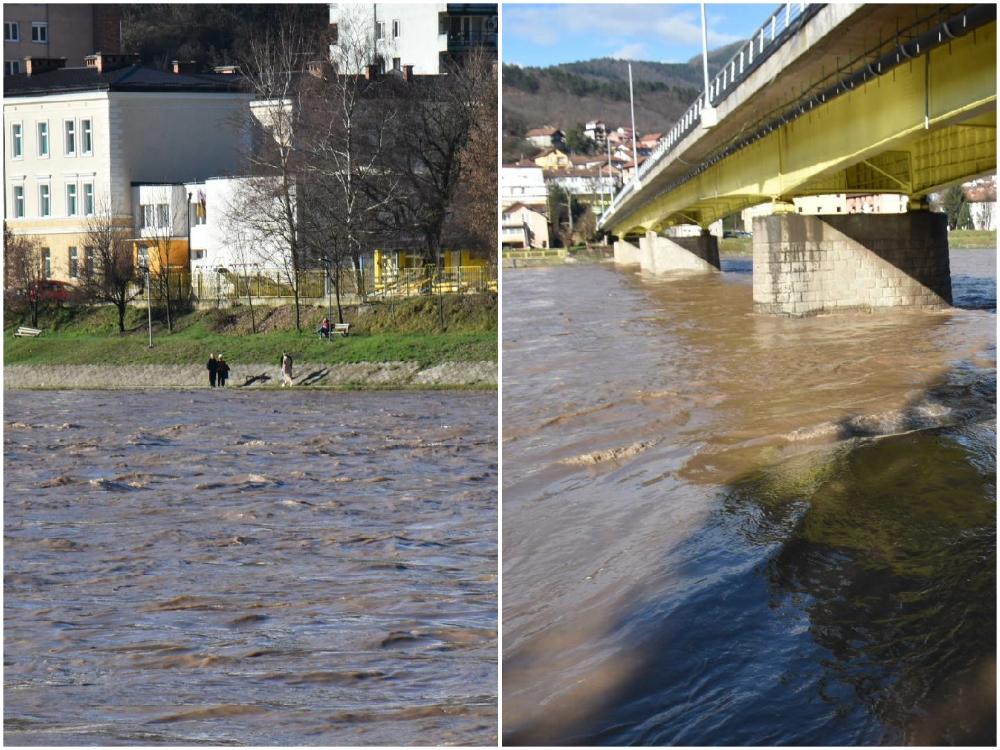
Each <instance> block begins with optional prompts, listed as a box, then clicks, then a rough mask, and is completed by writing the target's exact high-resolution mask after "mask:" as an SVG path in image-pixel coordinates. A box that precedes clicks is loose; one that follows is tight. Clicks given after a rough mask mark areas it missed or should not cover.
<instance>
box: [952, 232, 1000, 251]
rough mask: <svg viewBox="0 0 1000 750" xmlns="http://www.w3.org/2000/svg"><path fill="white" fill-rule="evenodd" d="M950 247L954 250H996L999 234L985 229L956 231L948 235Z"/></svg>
mask: <svg viewBox="0 0 1000 750" xmlns="http://www.w3.org/2000/svg"><path fill="white" fill-rule="evenodd" d="M948 247H950V248H952V249H953V250H969V249H971V248H982V249H987V250H996V247H997V233H996V232H995V231H993V230H985V229H983V230H976V229H955V230H953V231H951V232H949V233H948Z"/></svg>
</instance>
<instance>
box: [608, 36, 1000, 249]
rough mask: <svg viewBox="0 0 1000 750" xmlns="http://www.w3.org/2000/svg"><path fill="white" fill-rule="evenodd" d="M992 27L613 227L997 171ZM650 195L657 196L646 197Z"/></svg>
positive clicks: (921, 188) (912, 188) (842, 100)
mask: <svg viewBox="0 0 1000 750" xmlns="http://www.w3.org/2000/svg"><path fill="white" fill-rule="evenodd" d="M995 61H996V24H995V23H992V24H989V25H987V26H985V27H982V28H979V29H977V30H976V31H975V32H974V33H969V34H966V35H965V36H962V37H959V38H957V39H955V40H953V41H952V42H951V43H950V44H948V45H944V46H941V47H937V48H934V49H933V50H931V51H930V52H929V53H928V54H925V55H923V56H921V57H919V58H915V59H914V60H912V61H911V62H909V63H908V64H906V65H902V66H899V67H897V68H895V69H893V70H892V71H889V72H888V73H886V74H885V75H883V76H881V77H879V78H876V79H873V80H871V81H869V82H868V83H865V84H863V85H859V86H857V87H856V88H855V89H853V90H851V91H849V92H847V93H844V94H842V95H840V96H838V97H836V98H834V99H831V100H829V101H828V102H827V103H826V104H824V105H822V106H819V107H816V108H815V109H813V110H811V111H810V112H808V113H807V114H805V115H802V116H800V117H798V118H797V119H795V120H792V121H791V122H789V123H788V124H786V125H784V126H782V127H780V128H777V129H776V130H774V131H772V132H770V133H768V134H767V135H765V136H763V137H761V138H760V139H759V140H757V141H755V142H754V143H752V144H750V145H748V146H746V147H744V148H742V149H740V150H739V151H736V152H735V153H733V154H731V155H729V156H727V157H726V158H724V159H722V160H721V161H719V162H717V163H716V164H714V165H712V166H710V167H708V168H707V169H705V170H704V171H702V172H701V173H700V174H698V175H696V176H695V177H693V178H691V179H690V180H688V181H686V182H684V183H683V184H681V185H679V186H678V187H676V188H675V189H673V190H669V191H665V192H663V193H662V194H660V195H657V196H656V197H654V198H652V199H651V200H649V201H648V202H646V203H645V204H643V205H641V206H640V207H638V208H637V209H636V210H635V211H632V212H629V213H628V214H623V215H622V217H621V218H620V219H616V221H615V222H614V224H613V225H612V226H610V227H609V229H611V231H612V232H614V233H616V234H618V233H619V232H618V229H620V228H624V227H629V228H631V230H632V231H635V230H637V229H639V228H642V229H662V228H665V227H668V226H672V225H675V224H682V223H690V221H691V217H692V216H694V217H696V218H697V220H698V223H699V224H700V225H701V226H702V227H707V226H708V225H709V224H710V223H712V222H713V221H715V220H717V219H719V218H721V217H723V216H726V215H728V214H732V213H735V212H737V211H739V210H742V209H743V208H746V207H748V206H752V205H756V204H759V203H764V202H768V201H771V200H786V201H787V200H789V199H790V198H792V197H794V196H798V195H815V194H821V193H829V192H838V193H842V192H847V193H852V192H854V193H873V192H898V193H905V194H908V195H910V196H914V197H916V196H921V195H925V194H927V193H928V192H931V191H933V190H934V189H935V188H938V187H940V186H942V185H945V184H948V183H950V182H954V181H957V180H961V179H966V178H969V177H973V176H976V175H979V174H984V173H991V172H993V171H995V170H996V66H995ZM646 189H652V188H646Z"/></svg>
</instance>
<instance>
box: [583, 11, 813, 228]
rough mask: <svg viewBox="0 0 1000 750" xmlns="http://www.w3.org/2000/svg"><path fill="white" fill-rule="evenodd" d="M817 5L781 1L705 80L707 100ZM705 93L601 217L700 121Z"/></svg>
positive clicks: (733, 83)
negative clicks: (744, 42) (758, 26)
mask: <svg viewBox="0 0 1000 750" xmlns="http://www.w3.org/2000/svg"><path fill="white" fill-rule="evenodd" d="M819 7H820V6H818V5H814V4H810V3H785V4H784V5H780V6H778V8H777V10H775V11H774V12H773V13H772V14H771V15H770V16H768V19H767V20H766V21H765V22H764V23H763V24H762V25H761V26H760V28H758V29H757V31H755V32H754V33H753V35H752V36H751V37H750V40H749V41H748V42H747V43H746V44H745V45H743V46H742V47H741V48H740V49H739V51H737V52H736V54H734V55H733V56H732V57H731V58H730V59H729V61H728V62H726V64H725V65H723V66H722V68H721V69H720V70H719V72H718V73H717V74H716V75H715V78H713V79H712V80H711V81H709V84H708V92H707V93H708V101H709V103H710V104H713V105H714V104H718V103H719V102H721V101H723V100H724V99H725V98H726V97H727V96H729V95H730V94H731V93H732V92H733V91H734V90H735V89H736V88H737V87H738V86H739V85H740V84H741V83H742V82H743V81H744V80H746V79H747V78H748V77H749V76H750V74H751V73H752V72H753V71H754V70H756V69H757V68H758V67H759V66H760V65H761V63H763V61H764V60H765V59H767V58H768V57H769V56H770V55H771V54H772V53H773V52H774V51H775V50H776V49H778V47H780V46H781V45H782V44H784V43H785V42H786V41H787V40H788V39H789V38H791V36H792V35H793V34H794V33H795V32H796V31H798V29H799V27H800V26H801V25H802V23H803V22H804V21H805V20H807V19H808V17H810V16H811V15H812V12H811V10H810V9H812V10H813V11H814V10H817V9H818V8H819ZM705 94H706V92H704V91H702V93H701V94H700V95H699V96H698V98H697V99H696V100H695V101H694V103H693V104H692V105H691V106H690V107H688V108H687V111H685V112H684V114H683V115H681V116H680V117H679V118H678V119H677V122H675V123H674V126H673V127H672V128H670V130H669V131H668V132H667V134H666V135H665V136H664V138H663V140H662V141H660V143H659V145H657V147H656V148H655V149H653V152H652V153H651V154H650V155H649V156H648V157H647V158H646V161H644V162H643V164H642V166H641V167H639V170H638V173H637V175H636V179H633V180H631V181H630V182H628V183H626V184H625V185H624V186H622V189H621V190H619V191H618V193H616V194H615V196H614V198H613V199H612V201H611V208H610V209H609V210H608V211H607V212H606V214H605V216H608V215H610V214H611V213H613V212H614V210H615V209H616V208H617V207H618V205H619V204H620V203H621V201H622V200H624V198H625V197H626V196H627V195H628V194H629V193H630V192H632V190H633V184H634V183H635V182H636V181H637V180H641V179H642V178H643V176H644V175H646V174H648V173H649V171H650V170H651V169H652V168H653V166H654V165H655V164H657V163H659V161H660V160H661V159H662V158H663V157H664V156H665V155H667V154H669V153H670V152H671V151H672V150H673V149H674V147H676V146H677V144H678V143H680V142H681V141H682V140H684V138H686V137H687V136H688V135H689V134H690V133H691V131H693V130H694V129H695V128H697V127H698V125H699V124H700V123H701V113H702V110H703V109H704V108H705ZM603 218H604V217H602V219H603ZM602 223H603V222H602Z"/></svg>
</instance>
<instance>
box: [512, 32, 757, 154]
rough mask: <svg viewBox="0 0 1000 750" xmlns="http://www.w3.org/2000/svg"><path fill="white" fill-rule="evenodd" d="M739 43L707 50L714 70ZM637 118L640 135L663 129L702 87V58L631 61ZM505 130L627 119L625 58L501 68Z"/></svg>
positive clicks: (615, 123)
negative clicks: (669, 60)
mask: <svg viewBox="0 0 1000 750" xmlns="http://www.w3.org/2000/svg"><path fill="white" fill-rule="evenodd" d="M740 44H741V42H736V43H735V44H731V45H728V46H726V47H721V48H719V49H717V50H713V51H712V52H711V53H709V70H710V72H711V73H712V74H714V73H715V72H716V71H718V70H719V68H720V67H721V66H722V65H723V64H724V63H725V62H726V61H727V60H729V58H730V57H732V55H733V53H734V52H736V51H737V50H738V49H739V45H740ZM632 78H633V81H634V88H635V120H636V123H635V124H636V128H637V129H638V130H639V132H640V133H648V132H654V131H663V130H666V129H667V127H669V125H670V124H672V123H673V122H674V121H675V120H676V119H677V117H678V116H679V115H680V114H682V113H683V112H684V110H685V109H687V107H688V105H690V104H691V102H692V101H694V99H695V98H696V97H697V96H698V94H699V92H700V91H701V89H702V79H703V74H702V65H701V56H700V55H699V56H697V57H694V58H692V59H691V60H689V61H688V62H685V63H659V62H644V61H634V62H632ZM503 110H504V125H503V129H504V134H505V135H507V136H513V137H517V136H520V135H522V134H523V133H524V132H525V131H526V130H527V129H529V128H533V127H540V126H542V125H554V126H556V127H559V128H562V129H563V130H569V129H570V128H572V127H574V126H576V125H577V124H580V123H585V122H586V121H587V120H603V121H604V122H606V123H607V124H608V125H610V126H615V127H617V126H618V125H626V124H627V123H628V121H629V98H628V62H627V61H625V60H615V59H612V58H607V57H604V58H599V59H595V60H586V61H583V62H573V63H563V64H561V65H554V66H552V67H548V68H531V67H527V68H521V67H518V66H516V65H504V66H503Z"/></svg>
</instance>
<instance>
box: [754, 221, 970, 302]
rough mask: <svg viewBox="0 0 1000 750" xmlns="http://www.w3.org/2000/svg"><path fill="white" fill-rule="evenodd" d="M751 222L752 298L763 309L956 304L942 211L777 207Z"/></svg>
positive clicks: (945, 223) (946, 232) (945, 226)
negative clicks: (779, 210) (810, 211)
mask: <svg viewBox="0 0 1000 750" xmlns="http://www.w3.org/2000/svg"><path fill="white" fill-rule="evenodd" d="M753 229H754V231H753V253H754V255H753V299H754V308H755V309H756V310H757V311H759V312H769V313H779V314H785V315H809V314H815V313H819V312H831V311H837V310H859V309H861V310H873V309H877V308H888V307H914V308H938V307H947V306H948V305H950V304H951V271H950V267H949V260H948V231H947V217H946V216H945V215H944V214H938V213H931V212H929V211H916V212H912V213H905V214H851V215H847V216H801V215H798V214H779V215H774V216H762V217H757V218H755V219H754V222H753Z"/></svg>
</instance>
